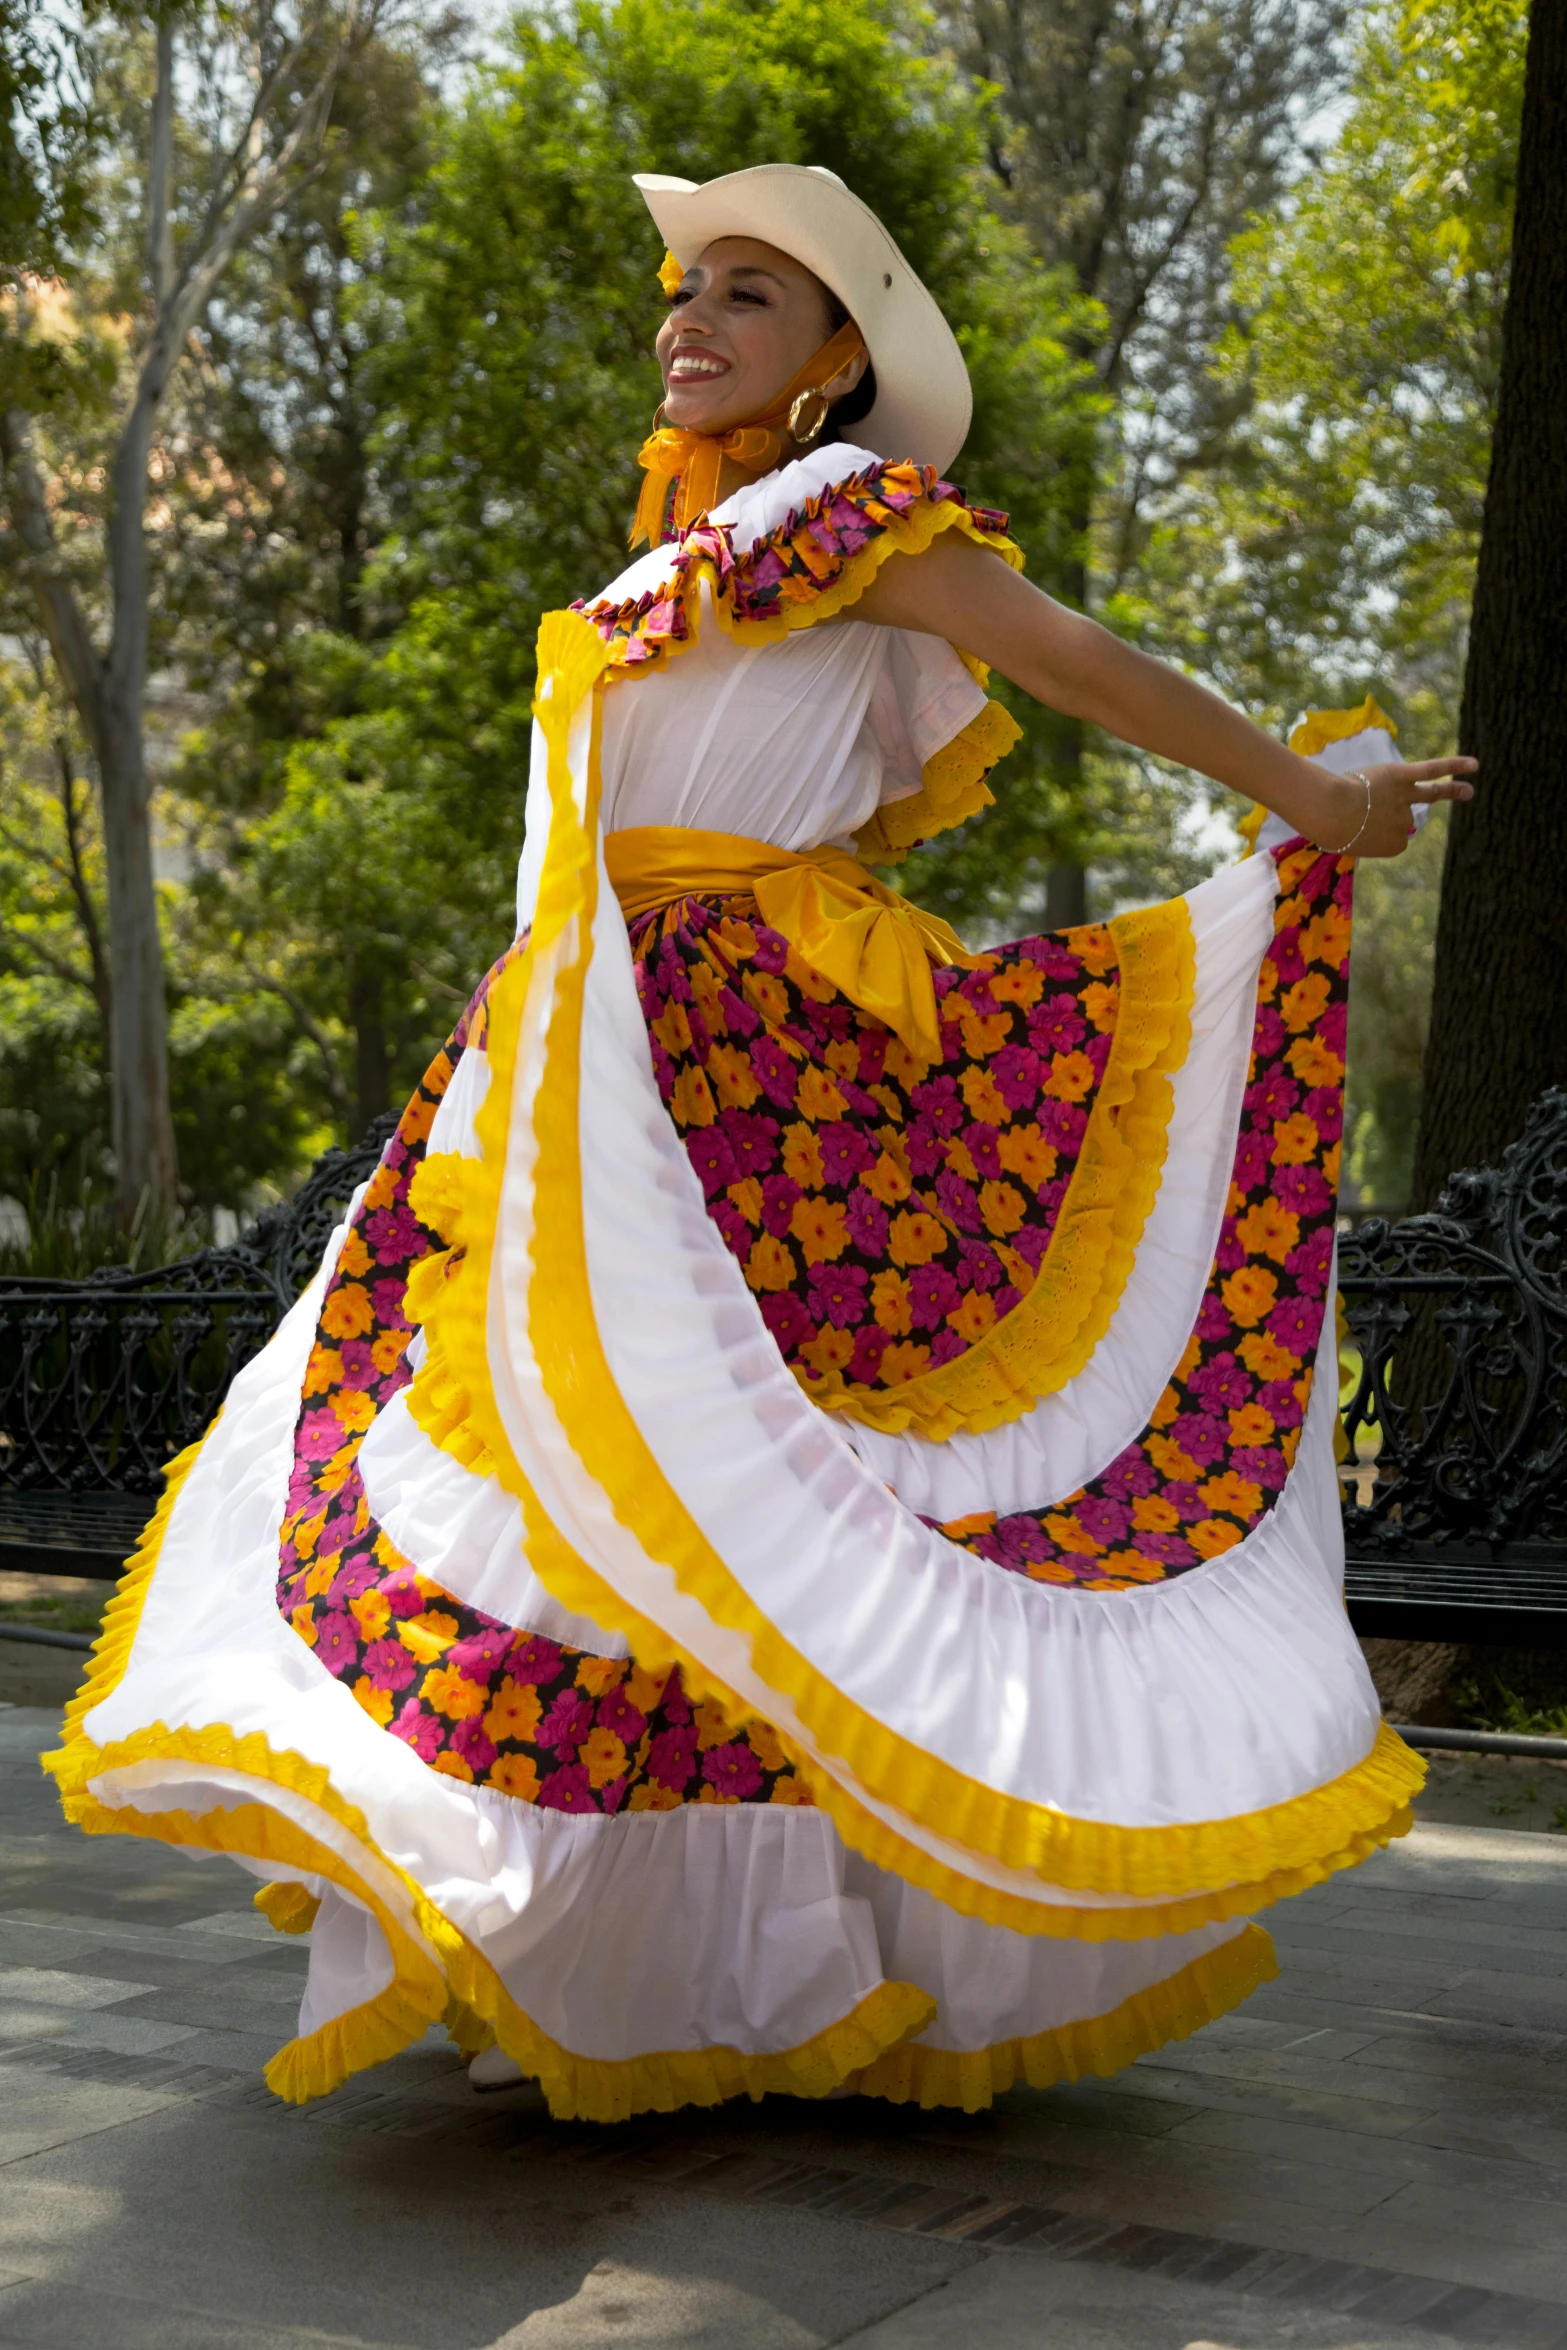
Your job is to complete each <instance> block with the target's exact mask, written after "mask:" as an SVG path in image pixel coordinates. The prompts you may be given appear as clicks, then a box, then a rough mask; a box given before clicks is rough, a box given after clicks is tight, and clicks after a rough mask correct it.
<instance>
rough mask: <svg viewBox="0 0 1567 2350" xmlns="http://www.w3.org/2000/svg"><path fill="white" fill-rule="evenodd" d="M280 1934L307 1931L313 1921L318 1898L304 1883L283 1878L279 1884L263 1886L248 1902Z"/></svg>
mask: <svg viewBox="0 0 1567 2350" xmlns="http://www.w3.org/2000/svg"><path fill="white" fill-rule="evenodd" d="M251 1907H252V1909H259V1910H260V1912H261V1914H262V1916H263V1917H264V1918H265V1919H266V1920H267V1923H268V1924H269V1925H270V1926H273V1927H274V1928H275V1929H276V1930H277V1932H278V1933H280V1934H308V1933H309V1931H310V1929H311V1927H312V1926H313V1925H314V1924H315V1922H316V1915H317V1912H318V1911H319V1910H320V1907H321V1897H320V1895H319V1894H316V1893H312V1892H311V1891H310V1889H309V1887H308V1886H305V1885H299V1884H296V1883H294V1882H293V1880H292V1879H291V1878H287V1877H285V1878H284V1879H283V1881H282V1883H281V1884H277V1885H263V1886H262V1888H261V1890H260V1892H259V1893H258V1894H257V1895H256V1896H255V1898H254V1900H253V1901H252V1903H251Z"/></svg>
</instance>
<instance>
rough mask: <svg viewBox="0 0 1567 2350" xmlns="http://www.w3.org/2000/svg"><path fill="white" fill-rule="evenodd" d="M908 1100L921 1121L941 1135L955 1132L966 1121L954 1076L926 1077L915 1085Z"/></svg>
mask: <svg viewBox="0 0 1567 2350" xmlns="http://www.w3.org/2000/svg"><path fill="white" fill-rule="evenodd" d="M909 1102H910V1105H911V1107H912V1108H913V1109H914V1111H915V1112H916V1114H917V1115H918V1117H919V1119H920V1121H921V1123H923V1124H928V1125H930V1126H932V1127H934V1128H935V1130H936V1132H937V1133H938V1134H940V1135H942V1136H946V1135H950V1134H956V1133H957V1131H958V1129H959V1128H960V1127H961V1126H963V1125H964V1124H966V1123H967V1113H966V1112H965V1110H964V1107H963V1100H962V1097H961V1095H960V1094H959V1092H958V1081H957V1079H956V1078H955V1077H927V1078H926V1080H925V1082H924V1084H923V1085H916V1086H915V1088H914V1090H913V1092H912V1093H911V1094H910V1095H909Z"/></svg>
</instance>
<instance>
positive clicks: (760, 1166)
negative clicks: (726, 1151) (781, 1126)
mask: <svg viewBox="0 0 1567 2350" xmlns="http://www.w3.org/2000/svg"><path fill="white" fill-rule="evenodd" d="M723 1126H724V1132H725V1134H726V1135H727V1136H728V1137H729V1147H730V1149H731V1150H732V1151H733V1152H734V1155H735V1171H736V1173H737V1174H738V1175H765V1174H766V1173H767V1170H768V1168H769V1167H770V1166H771V1165H772V1164H773V1162H774V1160H775V1159H776V1158H777V1156H778V1121H777V1119H776V1118H763V1117H761V1116H760V1115H759V1114H758V1113H757V1112H756V1111H755V1110H726V1111H725V1112H724V1120H723Z"/></svg>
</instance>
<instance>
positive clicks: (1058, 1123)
mask: <svg viewBox="0 0 1567 2350" xmlns="http://www.w3.org/2000/svg"><path fill="white" fill-rule="evenodd" d="M1035 1116H1036V1119H1037V1122H1038V1125H1039V1131H1040V1133H1041V1134H1042V1135H1043V1136H1044V1138H1045V1140H1046V1142H1048V1143H1050V1144H1051V1145H1052V1146H1053V1147H1054V1148H1055V1149H1056V1150H1058V1151H1066V1152H1068V1153H1069V1154H1070V1155H1071V1156H1072V1157H1073V1158H1076V1156H1077V1154H1078V1151H1079V1150H1080V1149H1081V1147H1082V1141H1083V1136H1084V1133H1085V1132H1086V1131H1087V1127H1088V1113H1087V1111H1086V1110H1083V1109H1080V1108H1079V1107H1078V1105H1077V1103H1076V1102H1058V1101H1057V1100H1056V1099H1055V1097H1054V1095H1053V1094H1046V1095H1044V1096H1043V1097H1042V1099H1041V1100H1040V1103H1039V1105H1038V1108H1037V1110H1036V1112H1035Z"/></svg>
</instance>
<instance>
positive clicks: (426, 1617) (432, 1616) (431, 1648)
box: [397, 1608, 458, 1665]
mask: <svg viewBox="0 0 1567 2350" xmlns="http://www.w3.org/2000/svg"><path fill="white" fill-rule="evenodd" d="M457 1629H458V1626H457V1618H456V1617H455V1616H448V1615H445V1614H443V1613H442V1612H441V1610H440V1609H439V1608H426V1610H425V1612H424V1614H423V1615H420V1616H405V1617H404V1618H403V1620H402V1622H401V1623H400V1624H399V1625H398V1627H397V1637H398V1639H399V1640H400V1641H401V1642H402V1644H403V1646H404V1648H406V1649H407V1651H408V1653H409V1655H410V1656H416V1657H417V1658H418V1659H419V1662H420V1663H421V1664H422V1665H430V1664H434V1662H435V1660H436V1658H437V1657H438V1656H444V1654H445V1653H446V1651H447V1649H449V1648H450V1647H451V1644H452V1642H453V1641H454V1640H455V1639H456V1637H457Z"/></svg>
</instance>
